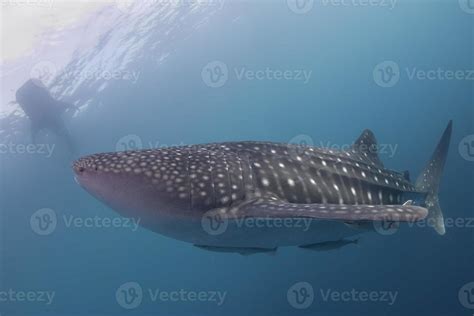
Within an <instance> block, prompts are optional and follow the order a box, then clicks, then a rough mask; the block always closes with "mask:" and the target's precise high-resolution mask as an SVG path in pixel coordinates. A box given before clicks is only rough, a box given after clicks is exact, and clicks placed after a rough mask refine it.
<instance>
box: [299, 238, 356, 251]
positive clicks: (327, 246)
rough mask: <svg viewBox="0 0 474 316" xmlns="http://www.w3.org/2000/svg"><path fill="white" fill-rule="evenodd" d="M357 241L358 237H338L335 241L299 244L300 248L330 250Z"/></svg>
mask: <svg viewBox="0 0 474 316" xmlns="http://www.w3.org/2000/svg"><path fill="white" fill-rule="evenodd" d="M358 243H359V239H354V240H349V239H340V240H335V241H325V242H322V243H318V244H310V245H304V246H300V248H304V249H311V250H315V251H330V250H337V249H340V248H342V247H345V246H347V245H350V244H354V245H357V244H358Z"/></svg>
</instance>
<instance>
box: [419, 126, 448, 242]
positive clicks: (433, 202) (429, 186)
mask: <svg viewBox="0 0 474 316" xmlns="http://www.w3.org/2000/svg"><path fill="white" fill-rule="evenodd" d="M452 129H453V122H452V121H449V124H448V126H447V127H446V130H445V131H444V133H443V136H441V139H440V141H439V143H438V146H437V147H436V149H435V151H434V153H433V155H432V156H431V160H430V161H429V163H428V165H427V166H426V168H425V169H424V170H423V172H422V173H421V174H420V176H419V177H418V179H417V180H416V184H415V186H416V189H417V190H418V191H422V192H426V193H427V196H426V200H425V204H426V208H428V211H429V213H428V220H430V223H433V228H434V229H435V230H436V232H438V234H440V235H444V234H445V233H446V229H445V228H444V218H443V212H442V211H441V207H440V205H439V199H438V191H439V184H440V181H441V176H442V174H443V169H444V165H445V163H446V156H447V154H448V150H449V143H450V140H451V132H452Z"/></svg>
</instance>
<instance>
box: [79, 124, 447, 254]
mask: <svg viewBox="0 0 474 316" xmlns="http://www.w3.org/2000/svg"><path fill="white" fill-rule="evenodd" d="M451 131H452V122H449V124H448V127H447V128H446V130H445V132H444V134H443V136H442V137H441V140H440V141H439V144H438V146H437V148H436V150H435V152H434V154H433V156H432V158H431V160H430V161H429V163H428V165H427V167H426V168H425V169H424V171H423V172H422V173H421V175H420V176H419V178H418V179H417V181H416V182H415V183H414V184H412V183H411V182H410V181H409V177H408V176H407V174H406V173H398V172H394V171H391V170H389V169H386V168H384V166H383V164H382V162H381V161H380V159H379V157H378V154H377V151H376V148H377V143H376V140H375V137H374V135H373V133H372V132H371V131H369V130H366V131H364V132H363V133H362V135H361V136H360V137H359V138H358V139H357V141H356V142H355V143H354V145H353V146H352V148H351V149H349V150H347V151H334V150H329V149H321V148H315V147H307V146H298V145H291V144H280V143H269V142H229V143H216V144H206V145H197V146H181V147H171V148H166V149H155V150H141V151H128V152H117V153H104V154H95V155H91V156H87V157H84V158H81V159H79V160H78V161H76V162H75V163H74V165H73V169H74V171H75V176H76V180H77V182H78V183H79V184H80V185H81V186H82V187H84V188H85V189H86V190H87V191H88V192H90V193H91V194H92V195H94V196H95V197H97V198H98V199H100V200H102V201H104V202H105V203H106V204H108V205H109V206H111V207H112V208H114V209H116V210H117V211H118V212H119V213H120V214H122V215H123V216H126V217H133V218H137V217H139V218H140V219H141V221H140V224H141V225H142V226H144V227H145V228H148V229H150V230H153V231H155V232H157V233H160V234H163V235H166V236H169V237H172V238H175V239H178V240H182V241H186V242H189V243H193V244H195V245H198V246H205V247H207V248H208V249H212V248H217V247H222V248H224V249H226V250H228V249H231V248H236V251H237V252H239V251H241V249H242V248H251V249H252V250H254V249H256V248H262V249H263V250H268V249H273V248H277V247H280V246H300V245H309V244H317V243H321V242H325V241H329V240H340V239H342V238H346V237H348V236H354V235H357V234H360V233H361V232H365V231H370V230H372V231H373V230H374V229H373V224H374V223H381V222H384V221H391V222H397V223H400V222H414V221H418V220H422V219H425V218H426V217H427V216H429V217H430V219H431V220H432V221H433V222H434V223H435V225H434V228H435V230H436V231H437V232H438V233H439V234H444V233H445V228H444V221H443V215H442V212H441V208H440V206H439V203H438V188H439V183H440V178H441V174H442V170H443V167H444V164H445V161H446V156H447V152H448V148H449V143H450V137H451ZM408 199H414V200H416V201H419V202H418V205H414V204H412V203H405V202H406V201H407V200H408Z"/></svg>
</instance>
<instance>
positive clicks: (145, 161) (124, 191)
mask: <svg viewBox="0 0 474 316" xmlns="http://www.w3.org/2000/svg"><path fill="white" fill-rule="evenodd" d="M184 163H185V162H182V163H180V159H179V155H178V153H171V152H168V151H151V150H150V151H140V152H138V151H130V152H118V153H104V154H96V155H91V156H86V157H83V158H81V159H79V160H77V161H75V162H74V164H73V169H74V173H75V179H76V181H77V182H78V183H79V184H80V185H81V186H82V187H83V188H84V189H85V190H86V191H88V192H89V193H90V194H92V195H93V196H94V197H96V198H97V199H99V200H101V201H102V202H104V203H105V204H107V205H109V206H110V207H112V208H113V209H115V210H117V211H118V212H119V213H120V214H121V215H123V216H127V217H140V218H144V219H148V220H149V221H148V222H149V223H152V222H153V221H156V220H159V218H160V216H161V217H167V216H171V215H172V216H173V217H176V216H180V215H182V216H186V215H188V214H187V212H188V211H189V204H190V197H189V194H188V193H189V192H187V188H186V186H185V185H184V184H183V183H184V182H185V179H184V177H185V172H183V170H185V166H184Z"/></svg>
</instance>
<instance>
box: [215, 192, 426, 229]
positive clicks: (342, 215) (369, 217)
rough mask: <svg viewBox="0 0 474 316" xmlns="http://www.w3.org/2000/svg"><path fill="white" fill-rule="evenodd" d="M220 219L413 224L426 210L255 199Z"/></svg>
mask: <svg viewBox="0 0 474 316" xmlns="http://www.w3.org/2000/svg"><path fill="white" fill-rule="evenodd" d="M220 212H221V215H222V216H225V217H227V218H228V219H232V218H245V217H253V218H299V217H305V218H312V219H315V220H338V221H343V222H351V223H353V222H357V221H388V220H389V221H397V222H414V221H417V220H421V219H424V218H425V217H426V216H427V214H428V211H427V209H426V208H423V207H419V206H415V205H409V204H406V205H339V204H296V203H289V202H287V201H283V200H281V199H278V198H275V197H266V198H257V199H254V200H250V201H246V202H243V203H241V204H240V205H236V206H234V207H232V208H230V209H227V210H225V211H222V210H221V211H220Z"/></svg>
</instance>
